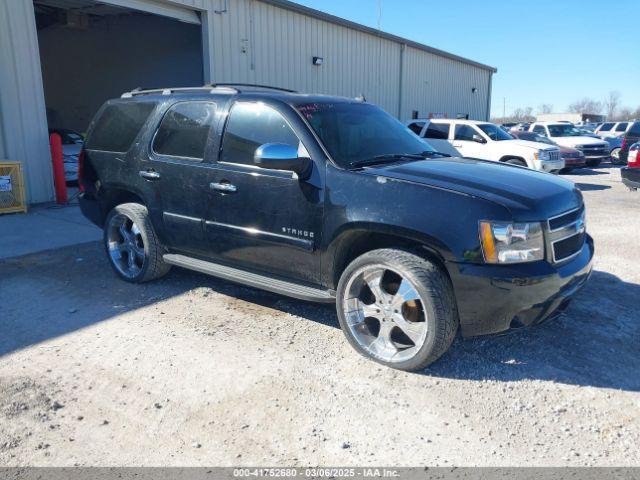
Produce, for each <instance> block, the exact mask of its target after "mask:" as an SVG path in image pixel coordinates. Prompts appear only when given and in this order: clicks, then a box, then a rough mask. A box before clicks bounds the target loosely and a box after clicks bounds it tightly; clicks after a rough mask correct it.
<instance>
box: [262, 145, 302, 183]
mask: <svg viewBox="0 0 640 480" xmlns="http://www.w3.org/2000/svg"><path fill="white" fill-rule="evenodd" d="M253 163H254V164H255V165H257V166H258V167H260V168H268V169H271V170H286V171H291V172H296V173H297V174H298V177H300V178H303V179H304V178H306V177H307V176H308V174H309V173H310V171H311V159H310V158H304V157H299V156H298V147H294V146H293V145H287V144H285V143H265V144H264V145H260V146H259V147H258V148H257V149H256V152H255V154H254V156H253Z"/></svg>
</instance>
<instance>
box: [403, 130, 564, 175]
mask: <svg viewBox="0 0 640 480" xmlns="http://www.w3.org/2000/svg"><path fill="white" fill-rule="evenodd" d="M407 126H408V127H409V129H410V130H411V131H413V132H414V133H415V134H416V135H418V136H420V137H422V138H423V139H424V140H426V142H427V143H428V144H429V145H431V146H432V147H433V148H435V149H436V150H438V151H439V152H442V153H448V154H449V155H452V156H456V157H468V158H479V159H482V160H493V161H496V162H504V163H510V164H512V165H520V166H523V167H529V168H531V169H532V170H539V171H542V172H549V173H558V172H559V171H560V170H562V169H563V168H564V160H563V159H562V155H561V153H560V149H559V148H558V147H555V146H553V145H548V144H545V143H537V142H528V141H526V140H518V139H516V138H514V137H512V136H511V135H509V134H508V133H507V132H505V131H504V130H503V129H502V128H500V127H499V126H497V125H495V124H493V123H489V122H478V121H473V120H453V119H451V120H449V119H430V120H426V119H424V120H421V119H417V120H411V121H410V122H408V123H407Z"/></svg>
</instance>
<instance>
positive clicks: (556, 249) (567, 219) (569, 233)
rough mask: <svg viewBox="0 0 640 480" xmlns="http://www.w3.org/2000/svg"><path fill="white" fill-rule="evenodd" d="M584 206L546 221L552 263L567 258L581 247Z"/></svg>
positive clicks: (582, 241)
mask: <svg viewBox="0 0 640 480" xmlns="http://www.w3.org/2000/svg"><path fill="white" fill-rule="evenodd" d="M584 215H585V211H584V206H582V207H580V208H576V209H573V210H570V211H568V212H565V213H562V214H560V215H557V216H555V217H552V218H550V219H549V220H548V221H547V245H548V247H549V252H550V257H551V258H550V260H551V261H553V262H554V263H557V262H561V261H563V260H567V259H569V258H571V257H573V256H574V255H576V254H577V253H578V252H580V250H581V249H582V246H583V245H584V241H585V236H586V232H585V223H584Z"/></svg>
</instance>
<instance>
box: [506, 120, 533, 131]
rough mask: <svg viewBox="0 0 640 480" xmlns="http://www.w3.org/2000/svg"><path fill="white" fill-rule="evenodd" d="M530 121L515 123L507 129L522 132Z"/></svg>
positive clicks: (527, 127) (526, 128)
mask: <svg viewBox="0 0 640 480" xmlns="http://www.w3.org/2000/svg"><path fill="white" fill-rule="evenodd" d="M529 125H531V124H530V123H526V122H525V123H516V124H515V125H514V126H513V127H511V128H510V129H509V131H516V132H523V131H525V130H528V129H529Z"/></svg>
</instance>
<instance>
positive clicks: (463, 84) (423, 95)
mask: <svg viewBox="0 0 640 480" xmlns="http://www.w3.org/2000/svg"><path fill="white" fill-rule="evenodd" d="M490 77H491V72H490V71H488V70H485V69H482V68H479V67H475V66H472V65H467V64H464V63H462V62H457V61H455V60H451V59H449V58H445V57H441V56H438V55H434V54H432V53H429V52H425V51H422V50H418V49H415V48H412V47H407V49H406V52H405V57H404V82H403V95H402V116H403V118H409V117H410V116H411V112H412V111H413V110H417V111H418V112H419V115H420V116H422V117H427V116H429V114H430V113H434V114H435V113H439V114H445V115H446V116H448V117H451V118H455V117H456V115H457V114H465V115H466V114H468V115H469V118H470V119H472V120H486V119H488V117H489V112H488V110H487V108H488V103H489V102H488V98H489V95H490V81H489V80H490ZM473 88H476V89H477V91H476V92H475V93H473V91H472V89H473Z"/></svg>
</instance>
